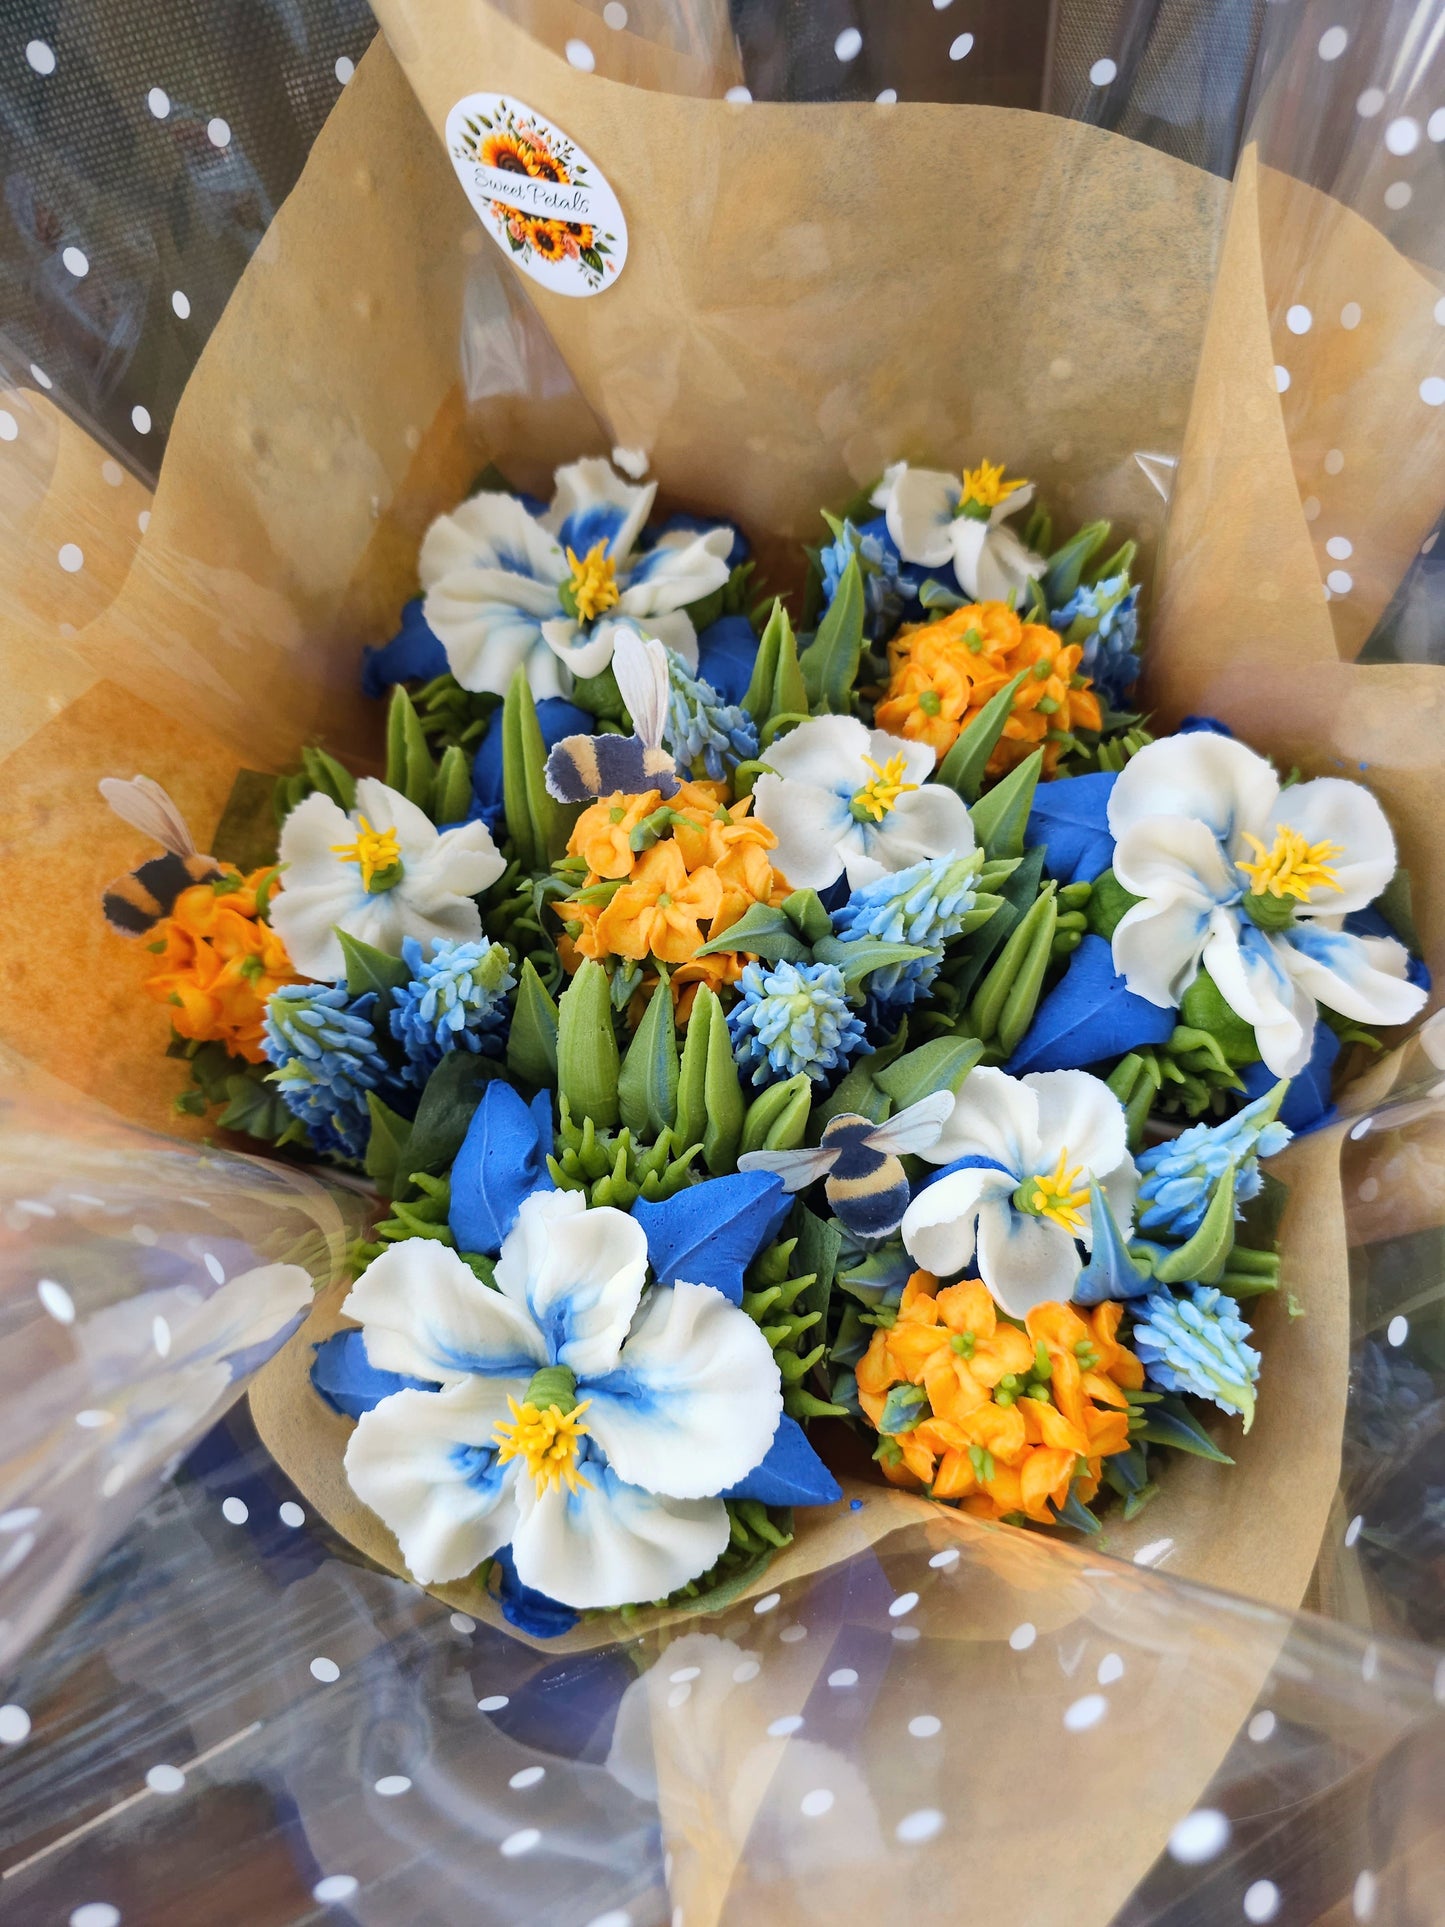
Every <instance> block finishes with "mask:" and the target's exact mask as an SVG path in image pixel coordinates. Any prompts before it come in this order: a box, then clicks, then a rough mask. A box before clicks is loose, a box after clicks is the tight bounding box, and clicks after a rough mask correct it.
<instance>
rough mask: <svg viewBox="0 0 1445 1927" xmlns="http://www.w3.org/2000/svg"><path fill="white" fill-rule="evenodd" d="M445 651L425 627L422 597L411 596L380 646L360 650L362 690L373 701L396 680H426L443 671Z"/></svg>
mask: <svg viewBox="0 0 1445 1927" xmlns="http://www.w3.org/2000/svg"><path fill="white" fill-rule="evenodd" d="M446 667H447V652H446V650H445V649H444V648H443V647H442V645H441V642H440V640H439V638H438V637H436V636H435V635H433V633H432V631H431V630H430V629H429V628H428V627H427V624H426V617H425V616H424V615H423V614H422V598H421V597H420V596H413V598H412V599H411V601H410V602H408V603H407V605H406V607H405V608H404V609H403V610H402V612H401V627H400V629H398V630H397V632H396V634H395V635H394V636H393V637H392V639H391V641H390V642H388V643H384V644H383V645H382V647H381V648H380V649H363V650H362V652H361V689H362V694H363V695H366V696H370V697H371V698H372V700H373V701H375V700H376V699H377V698H379V697H381V696H384V695H385V694H386V692H387V690H388V689H390V688H391V687H392V686H393V685H394V684H396V683H399V682H430V681H431V679H432V677H433V676H441V675H444V674H445V673H446Z"/></svg>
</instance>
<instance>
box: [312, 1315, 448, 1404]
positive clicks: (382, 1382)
mask: <svg viewBox="0 0 1445 1927" xmlns="http://www.w3.org/2000/svg"><path fill="white" fill-rule="evenodd" d="M312 1349H313V1350H314V1352H315V1354H316V1356H315V1358H314V1359H313V1360H312V1361H311V1383H312V1384H313V1385H314V1386H315V1387H316V1390H317V1392H318V1393H319V1394H320V1396H321V1397H322V1398H323V1399H324V1400H325V1401H326V1403H327V1404H328V1405H329V1406H330V1407H331V1409H332V1411H333V1412H340V1413H341V1415H342V1417H343V1418H360V1417H361V1415H362V1413H363V1412H369V1411H370V1410H371V1408H372V1407H373V1406H374V1405H380V1403H381V1401H382V1400H383V1399H384V1398H390V1397H391V1395H392V1393H393V1392H431V1391H435V1390H436V1387H435V1386H434V1385H433V1384H432V1383H431V1382H430V1380H428V1379H425V1378H408V1377H407V1376H406V1375H405V1373H403V1372H379V1371H378V1370H377V1369H376V1367H375V1366H374V1365H373V1364H372V1363H371V1362H370V1361H369V1360H368V1358H367V1356H366V1344H365V1341H364V1340H363V1338H362V1335H361V1333H360V1332H359V1331H341V1332H333V1333H332V1335H331V1337H330V1338H323V1339H322V1341H321V1343H320V1344H319V1345H316V1346H313V1348H312Z"/></svg>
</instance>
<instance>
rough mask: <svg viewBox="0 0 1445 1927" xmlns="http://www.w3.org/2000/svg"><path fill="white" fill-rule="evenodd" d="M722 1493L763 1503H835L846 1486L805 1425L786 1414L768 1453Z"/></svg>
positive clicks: (780, 1422) (724, 1495) (726, 1497)
mask: <svg viewBox="0 0 1445 1927" xmlns="http://www.w3.org/2000/svg"><path fill="white" fill-rule="evenodd" d="M722 1496H723V1497H724V1498H725V1499H757V1500H759V1501H760V1502H761V1503H762V1504H763V1505H832V1504H833V1503H834V1501H835V1500H837V1499H841V1498H842V1496H843V1488H842V1487H841V1486H840V1485H839V1483H838V1481H837V1480H836V1479H835V1478H834V1477H833V1474H832V1473H831V1472H830V1471H829V1470H828V1468H827V1466H826V1465H824V1463H823V1461H822V1460H821V1459H820V1458H819V1457H818V1455H817V1453H816V1452H815V1451H814V1450H813V1448H812V1446H811V1445H809V1443H808V1439H807V1434H806V1433H805V1432H804V1431H803V1428H802V1426H801V1425H799V1424H798V1422H797V1420H796V1419H790V1418H788V1417H787V1415H786V1414H785V1415H784V1416H783V1417H782V1418H780V1419H779V1420H778V1429H777V1431H776V1432H775V1433H774V1434H773V1442H772V1444H771V1445H770V1446H769V1447H768V1453H767V1457H766V1458H765V1459H764V1460H763V1461H762V1463H761V1464H759V1465H755V1466H754V1467H753V1469H752V1471H751V1472H749V1473H748V1475H747V1477H746V1478H745V1479H739V1480H738V1482H737V1484H736V1485H735V1486H732V1487H730V1488H729V1490H728V1491H726V1492H724V1493H723V1495H722Z"/></svg>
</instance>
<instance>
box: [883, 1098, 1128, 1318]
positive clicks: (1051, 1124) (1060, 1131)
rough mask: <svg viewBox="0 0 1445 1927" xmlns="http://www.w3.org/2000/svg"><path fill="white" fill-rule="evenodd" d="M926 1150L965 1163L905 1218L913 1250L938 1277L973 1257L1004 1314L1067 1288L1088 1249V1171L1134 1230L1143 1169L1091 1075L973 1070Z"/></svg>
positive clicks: (1069, 1292) (1058, 1298)
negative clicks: (1020, 1074)
mask: <svg viewBox="0 0 1445 1927" xmlns="http://www.w3.org/2000/svg"><path fill="white" fill-rule="evenodd" d="M921 1155H922V1156H923V1157H925V1158H927V1160H928V1161H929V1163H930V1164H953V1163H955V1162H958V1161H960V1160H967V1163H966V1166H965V1168H964V1169H962V1170H958V1171H947V1172H945V1173H944V1175H943V1176H942V1177H940V1178H936V1179H935V1180H934V1181H933V1183H932V1184H930V1185H928V1186H927V1188H926V1189H924V1190H922V1191H920V1192H919V1194H918V1196H917V1197H916V1198H915V1199H914V1200H913V1202H912V1204H910V1205H909V1207H908V1209H907V1211H906V1212H905V1213H904V1214H903V1243H904V1246H905V1248H906V1249H907V1251H908V1253H909V1256H910V1257H912V1258H914V1259H916V1260H917V1262H918V1263H919V1264H920V1265H922V1266H923V1267H924V1268H925V1269H926V1270H928V1271H931V1272H933V1273H934V1274H935V1276H937V1277H940V1278H949V1277H952V1276H953V1275H954V1274H955V1273H957V1272H960V1271H962V1270H963V1269H964V1267H965V1266H966V1265H970V1264H972V1263H974V1262H975V1261H976V1262H977V1265H978V1275H979V1277H980V1278H982V1280H983V1282H984V1284H985V1285H987V1287H988V1289H989V1291H990V1292H991V1293H992V1295H993V1298H994V1300H995V1302H996V1303H997V1304H998V1305H999V1307H1000V1308H1001V1309H1002V1310H1003V1311H1005V1312H1007V1313H1008V1315H1009V1316H1010V1317H1011V1318H1023V1317H1026V1316H1027V1314H1028V1313H1029V1312H1030V1311H1032V1310H1033V1308H1034V1306H1035V1305H1048V1304H1067V1302H1068V1301H1069V1299H1070V1298H1071V1297H1072V1296H1073V1293H1074V1287H1075V1284H1076V1283H1077V1281H1078V1276H1079V1273H1080V1271H1081V1270H1082V1269H1083V1258H1082V1256H1081V1254H1080V1246H1082V1247H1083V1249H1084V1250H1085V1251H1090V1250H1092V1249H1093V1224H1092V1221H1091V1213H1090V1207H1089V1183H1090V1180H1091V1179H1092V1180H1094V1181H1095V1182H1096V1183H1097V1184H1098V1186H1099V1189H1100V1191H1101V1192H1102V1193H1103V1195H1104V1197H1105V1199H1106V1200H1107V1202H1108V1206H1109V1209H1110V1211H1111V1212H1112V1213H1113V1215H1114V1217H1115V1219H1116V1220H1117V1222H1118V1225H1119V1229H1120V1231H1121V1232H1122V1234H1123V1235H1124V1237H1125V1238H1126V1239H1127V1238H1128V1236H1129V1234H1130V1231H1131V1230H1132V1228H1133V1223H1134V1197H1135V1193H1136V1192H1137V1190H1138V1187H1139V1174H1138V1172H1137V1171H1136V1170H1135V1168H1134V1160H1133V1158H1131V1157H1130V1155H1129V1145H1128V1130H1127V1126H1126V1123H1125V1118H1124V1110H1123V1106H1122V1105H1121V1104H1120V1102H1119V1100H1118V1098H1117V1097H1115V1095H1114V1093H1113V1092H1112V1091H1111V1090H1110V1089H1109V1087H1108V1085H1107V1084H1105V1083H1104V1082H1103V1081H1102V1080H1101V1079H1100V1078H1097V1077H1091V1076H1090V1075H1089V1074H1088V1072H1087V1071H1039V1072H1036V1073H1034V1074H1033V1075H1031V1076H1029V1077H1022V1078H1018V1077H1010V1076H1008V1075H1007V1073H1006V1072H1004V1071H999V1070H991V1069H987V1068H984V1069H980V1070H974V1071H970V1072H969V1074H968V1077H967V1079H966V1081H965V1082H964V1085H963V1087H962V1089H961V1090H960V1091H959V1093H958V1096H957V1099H956V1101H955V1103H954V1106H953V1110H952V1112H951V1113H950V1114H949V1117H948V1119H947V1121H946V1122H945V1124H944V1126H943V1129H942V1131H941V1132H940V1133H939V1136H938V1139H937V1141H936V1142H935V1143H933V1144H931V1145H930V1146H929V1147H928V1148H927V1149H926V1150H925V1151H923V1152H922V1153H921Z"/></svg>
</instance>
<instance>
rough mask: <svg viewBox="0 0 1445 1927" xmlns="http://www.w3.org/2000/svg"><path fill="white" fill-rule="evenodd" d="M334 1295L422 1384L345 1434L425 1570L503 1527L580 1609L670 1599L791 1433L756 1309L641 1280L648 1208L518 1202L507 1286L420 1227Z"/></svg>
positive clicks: (557, 1592) (380, 1365)
mask: <svg viewBox="0 0 1445 1927" xmlns="http://www.w3.org/2000/svg"><path fill="white" fill-rule="evenodd" d="M344 1310H345V1311H346V1312H347V1313H348V1314H349V1315H350V1316H351V1317H353V1318H355V1319H357V1320H359V1321H360V1323H361V1327H362V1333H363V1338H364V1343H365V1348H366V1358H367V1361H368V1363H369V1365H370V1366H371V1367H372V1368H373V1369H374V1370H375V1371H378V1372H392V1373H397V1374H400V1375H402V1376H403V1377H406V1378H408V1379H412V1380H421V1381H425V1382H426V1385H425V1389H419V1388H417V1387H416V1386H408V1387H407V1388H405V1389H403V1390H400V1391H397V1392H394V1393H392V1394H391V1395H390V1396H389V1397H385V1398H383V1399H382V1400H381V1401H380V1403H379V1404H377V1405H375V1406H374V1407H373V1408H372V1409H371V1410H370V1411H368V1412H366V1413H364V1414H363V1416H362V1417H361V1418H360V1419H359V1420H358V1422H357V1426H356V1430H355V1431H354V1432H353V1434H352V1437H351V1440H350V1443H349V1445H348V1447H347V1452H346V1470H347V1475H348V1477H349V1479H350V1481H351V1485H352V1488H353V1490H354V1491H355V1492H356V1494H357V1496H358V1497H359V1498H360V1499H361V1500H362V1501H363V1502H364V1503H365V1504H366V1505H368V1506H370V1508H371V1509H372V1510H373V1511H374V1512H375V1513H376V1514H377V1515H378V1516H379V1517H380V1518H381V1519H382V1520H383V1522H384V1523H385V1524H386V1525H387V1526H388V1527H389V1528H390V1529H391V1531H392V1532H393V1533H394V1534H395V1535H396V1539H397V1542H398V1544H399V1546H400V1548H401V1552H402V1556H403V1557H404V1559H405V1560H406V1563H407V1566H408V1568H409V1569H410V1571H411V1572H412V1574H413V1576H414V1577H415V1578H416V1579H418V1580H419V1581H421V1582H422V1583H424V1584H435V1583H440V1582H442V1581H445V1580H448V1579H456V1578H460V1577H462V1576H463V1575H465V1574H467V1573H470V1572H472V1571H473V1570H474V1569H475V1568H476V1566H477V1565H478V1564H479V1563H480V1562H481V1561H482V1560H484V1559H486V1558H488V1557H490V1556H491V1555H492V1554H494V1553H496V1552H497V1551H499V1550H500V1549H501V1548H502V1547H503V1546H510V1548H511V1557H512V1559H513V1561H514V1563H515V1567H516V1572H517V1576H518V1578H519V1580H520V1581H521V1583H522V1584H523V1585H525V1586H528V1587H531V1588H533V1589H534V1590H535V1591H537V1592H540V1593H544V1594H545V1595H546V1596H547V1597H548V1598H550V1599H554V1600H558V1601H560V1602H561V1603H562V1604H564V1605H567V1606H572V1607H574V1608H576V1609H577V1610H579V1611H580V1610H585V1609H588V1608H592V1607H607V1606H620V1605H626V1604H630V1603H633V1602H637V1601H645V1600H650V1599H657V1598H661V1597H664V1596H665V1595H666V1594H668V1593H670V1592H673V1591H675V1590H676V1588H677V1587H679V1586H681V1585H684V1584H686V1583H687V1581H689V1580H691V1579H695V1578H697V1577H698V1575H699V1574H701V1573H703V1572H705V1571H706V1570H707V1569H708V1568H709V1567H710V1566H711V1565H713V1564H714V1563H715V1561H716V1560H717V1559H718V1557H719V1556H720V1555H721V1553H722V1552H723V1551H724V1549H725V1548H726V1546H727V1544H728V1542H729V1532H730V1528H729V1521H728V1513H727V1508H726V1506H725V1504H724V1499H723V1495H724V1494H726V1493H728V1492H729V1491H730V1490H732V1488H734V1487H735V1486H737V1485H738V1484H739V1482H741V1481H743V1480H744V1479H745V1478H746V1476H747V1475H748V1474H749V1473H750V1472H753V1471H754V1470H756V1469H757V1468H758V1467H760V1466H761V1465H762V1463H763V1461H764V1460H765V1459H766V1458H767V1456H768V1453H769V1449H770V1447H771V1446H772V1444H773V1440H774V1437H775V1434H776V1433H777V1432H778V1430H779V1421H780V1419H781V1416H782V1389H781V1379H780V1375H779V1371H778V1367H777V1364H776V1362H775V1361H774V1358H773V1355H772V1351H771V1348H770V1347H769V1345H768V1342H767V1340H766V1339H765V1338H764V1337H763V1334H762V1333H761V1331H760V1330H759V1329H758V1327H757V1326H756V1325H755V1324H754V1322H753V1321H752V1319H751V1318H749V1317H748V1316H747V1314H746V1313H745V1312H743V1311H741V1310H739V1309H738V1308H737V1307H736V1306H734V1305H732V1304H730V1303H729V1302H728V1300H727V1299H726V1298H725V1297H724V1296H723V1295H722V1294H721V1293H720V1292H718V1291H715V1290H713V1289H712V1288H711V1287H709V1286H706V1285H697V1284H692V1283H688V1282H685V1281H683V1280H678V1281H676V1282H671V1283H666V1284H649V1283H648V1275H647V1239H646V1236H645V1233H644V1231H643V1229H642V1227H641V1225H639V1224H638V1223H637V1222H636V1221H635V1220H634V1219H632V1218H631V1217H629V1216H628V1215H627V1214H626V1213H624V1212H621V1211H616V1210H613V1209H611V1208H607V1207H604V1208H602V1209H598V1210H590V1211H589V1210H588V1209H587V1208H586V1205H585V1201H584V1200H583V1199H582V1197H581V1196H580V1195H579V1194H577V1193H575V1192H543V1193H538V1194H535V1195H534V1196H532V1197H529V1198H527V1199H526V1200H524V1202H523V1203H522V1205H521V1208H520V1210H519V1212H518V1214H517V1220H516V1223H515V1225H514V1226H513V1228H512V1230H511V1231H510V1232H509V1234H508V1236H507V1238H506V1240H505V1242H504V1243H503V1245H502V1249H501V1255H500V1257H499V1259H498V1261H497V1266H496V1289H491V1288H489V1287H487V1286H486V1285H483V1284H482V1283H481V1282H480V1281H479V1280H478V1278H477V1277H476V1276H475V1274H474V1273H473V1272H472V1270H471V1269H470V1268H469V1267H468V1266H467V1265H466V1264H465V1263H464V1262H463V1261H462V1259H461V1258H459V1257H458V1256H457V1254H456V1253H455V1252H454V1251H452V1250H450V1249H448V1248H447V1247H445V1246H442V1245H440V1244H438V1243H437V1242H436V1241H435V1240H431V1239H410V1240H407V1241H406V1242H404V1243H401V1244H396V1245H393V1246H391V1247H390V1248H389V1249H388V1250H387V1251H385V1252H383V1253H382V1255H381V1256H380V1257H379V1258H377V1259H376V1260H375V1261H374V1263H372V1264H371V1265H370V1266H368V1268H367V1270H366V1271H365V1272H363V1274H362V1275H361V1277H360V1278H359V1279H358V1280H357V1282H356V1284H355V1285H354V1286H353V1288H352V1290H351V1293H350V1295H349V1296H348V1298H347V1301H346V1304H345V1306H344Z"/></svg>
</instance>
